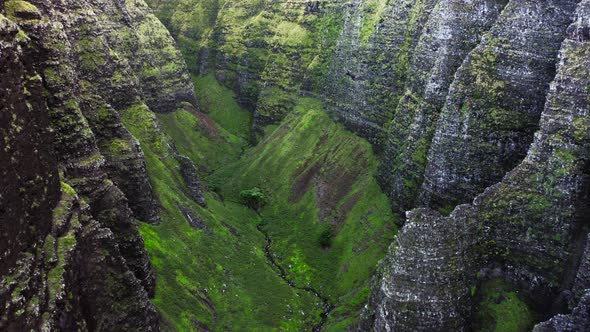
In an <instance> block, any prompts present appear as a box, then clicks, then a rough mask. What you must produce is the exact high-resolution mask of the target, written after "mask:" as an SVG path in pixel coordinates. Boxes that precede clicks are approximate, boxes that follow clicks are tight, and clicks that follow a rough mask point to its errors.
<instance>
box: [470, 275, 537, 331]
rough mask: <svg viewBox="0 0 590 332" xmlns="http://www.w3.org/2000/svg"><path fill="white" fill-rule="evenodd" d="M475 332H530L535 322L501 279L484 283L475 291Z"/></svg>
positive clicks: (527, 308) (516, 295) (528, 311)
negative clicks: (476, 302)
mask: <svg viewBox="0 0 590 332" xmlns="http://www.w3.org/2000/svg"><path fill="white" fill-rule="evenodd" d="M475 296H476V299H477V300H478V304H477V306H476V309H475V316H474V319H475V320H474V327H475V330H476V331H495V332H519V331H530V330H531V328H532V327H533V324H534V322H535V320H534V317H533V312H532V311H531V310H530V309H529V307H528V306H527V304H526V303H525V302H524V301H523V300H522V298H521V297H520V296H519V295H518V293H516V292H515V291H514V290H513V288H512V287H511V286H510V285H509V284H508V283H506V282H505V281H503V280H502V279H492V280H488V281H486V282H484V283H483V284H482V285H481V286H480V287H478V288H477V290H476V291H475Z"/></svg>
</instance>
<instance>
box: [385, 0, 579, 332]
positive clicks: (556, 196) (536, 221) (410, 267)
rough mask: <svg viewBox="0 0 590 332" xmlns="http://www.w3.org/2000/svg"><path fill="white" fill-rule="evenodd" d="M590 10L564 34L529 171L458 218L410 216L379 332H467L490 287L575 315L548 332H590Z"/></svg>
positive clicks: (427, 213)
mask: <svg viewBox="0 0 590 332" xmlns="http://www.w3.org/2000/svg"><path fill="white" fill-rule="evenodd" d="M523 4H526V2H523ZM531 4H533V3H532V2H531V3H529V5H531ZM563 4H564V2H560V5H563ZM533 5H534V4H533ZM589 5H590V3H589V2H588V1H582V2H581V3H580V4H579V5H578V9H577V12H576V16H575V17H576V18H575V21H574V23H573V24H572V25H570V26H569V28H567V34H564V35H566V36H567V39H566V40H565V41H564V42H563V44H562V45H561V52H560V61H559V65H558V70H557V76H556V77H555V78H554V80H553V83H552V84H551V89H550V92H549V95H548V97H547V103H546V105H545V107H544V111H543V112H542V115H541V121H540V130H539V132H538V133H537V134H536V135H535V140H534V142H533V144H532V146H531V148H530V149H529V150H528V153H527V156H526V158H525V159H524V161H522V162H521V163H520V164H519V165H518V166H517V167H516V168H515V169H514V170H512V171H510V172H509V173H508V174H507V175H506V176H505V177H504V179H503V180H502V181H501V182H499V183H498V184H496V185H493V186H491V187H489V188H487V189H486V190H485V191H484V192H483V194H481V195H479V196H477V198H476V199H475V201H474V202H473V203H472V204H471V205H461V206H459V207H457V208H456V209H455V210H454V211H453V213H452V214H451V215H450V216H449V217H444V216H442V215H440V214H438V213H437V212H434V211H431V210H428V209H420V210H416V211H412V212H410V213H409V214H408V217H409V219H408V223H407V224H406V225H405V227H404V230H403V231H402V234H401V235H400V236H399V237H398V239H397V240H396V241H395V243H394V245H392V248H391V249H390V254H389V257H388V258H387V259H386V260H385V261H384V265H383V268H384V270H383V275H382V279H381V282H380V287H379V291H378V292H377V294H376V296H375V298H374V304H375V308H376V312H375V315H376V320H375V325H374V328H375V329H376V330H389V329H398V328H401V329H403V328H404V327H408V326H414V327H415V328H416V329H420V330H428V331H431V330H445V327H447V328H452V329H453V330H467V329H468V328H469V327H470V323H469V322H470V321H472V319H471V318H473V317H474V315H475V314H476V313H475V312H474V310H473V307H472V305H471V303H472V301H473V300H472V296H473V293H471V289H479V287H481V286H482V284H483V283H484V282H485V281H486V280H488V279H490V278H501V279H504V280H506V281H507V282H508V283H510V284H512V285H514V287H515V288H517V289H518V290H519V291H520V292H521V294H522V296H523V297H524V298H526V299H527V300H528V301H529V303H530V304H531V306H532V307H536V308H537V310H538V311H539V312H541V313H543V314H544V315H549V316H550V315H552V314H555V313H558V312H560V310H565V311H567V307H569V308H570V309H573V310H574V313H573V314H571V315H570V316H563V315H560V316H556V317H555V318H552V319H551V320H550V321H548V322H546V323H543V324H541V325H539V326H538V327H537V329H538V330H540V331H554V330H557V331H582V330H585V329H587V328H588V323H589V322H588V312H587V297H586V295H585V293H586V292H587V289H588V287H590V284H589V283H588V279H587V273H588V272H587V264H588V255H587V249H586V250H585V249H584V247H585V246H586V244H585V243H586V241H587V239H586V234H587V233H588V226H589V221H588V218H587V208H588V206H587V199H588V192H589V191H588V190H589V187H588V162H589V160H588V151H589V150H588V149H589V145H588V142H589V139H590V136H589V135H590V130H589V127H588V125H587V124H588V109H589V106H590V105H589V102H590V95H589V93H588V89H587V87H588V86H589V84H590V82H589V81H588V77H589V75H588V74H589V72H588V70H589V69H590V67H589V66H588V59H590V57H589V54H588V46H589V43H588V36H589V35H588V30H589V27H588V13H589V12H588V8H590V7H589ZM533 12H534V11H530V10H529V11H528V13H533ZM458 77H459V78H460V75H458ZM513 91H514V90H513ZM516 91H518V90H516ZM530 100H531V99H529V100H528V101H530ZM472 287H475V288H472ZM470 293H471V294H470ZM578 301H580V302H579V305H577V304H578ZM564 307H565V308H566V309H564ZM470 319H471V320H470Z"/></svg>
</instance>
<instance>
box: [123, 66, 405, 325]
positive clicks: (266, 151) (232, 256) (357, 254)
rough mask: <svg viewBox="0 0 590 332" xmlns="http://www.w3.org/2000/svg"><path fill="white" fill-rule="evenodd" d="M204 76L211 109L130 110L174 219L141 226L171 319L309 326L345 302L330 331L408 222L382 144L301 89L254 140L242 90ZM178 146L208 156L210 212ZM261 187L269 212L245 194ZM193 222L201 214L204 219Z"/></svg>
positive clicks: (350, 314) (346, 317)
mask: <svg viewBox="0 0 590 332" xmlns="http://www.w3.org/2000/svg"><path fill="white" fill-rule="evenodd" d="M195 83H196V86H197V88H198V90H199V93H198V95H199V97H200V102H201V105H203V107H202V110H203V111H205V112H207V113H202V112H199V111H196V110H193V109H191V108H190V107H187V108H186V109H180V110H178V111H176V112H174V113H171V114H163V115H158V116H155V115H154V114H152V113H150V112H149V111H148V110H147V109H146V108H145V107H144V106H143V105H136V106H135V107H133V108H131V109H129V110H127V111H126V112H125V113H124V114H123V118H124V122H125V124H126V126H127V127H128V128H129V129H130V130H131V132H132V133H133V135H134V136H135V137H136V138H137V139H139V140H140V142H141V144H142V148H143V151H144V153H145V155H146V160H147V163H148V171H149V174H150V177H151V180H152V184H153V186H154V189H155V191H156V193H157V195H158V197H159V199H160V202H161V206H162V219H163V221H162V223H161V224H160V225H142V228H141V232H142V235H143V236H144V238H145V242H146V247H147V248H148V250H149V252H150V254H151V257H152V261H153V264H154V266H155V269H156V274H157V278H158V279H157V292H156V299H155V300H154V302H155V304H156V306H157V307H158V309H159V310H160V312H161V313H162V316H163V318H164V320H165V324H164V325H165V326H164V327H165V328H168V329H171V330H174V329H178V330H181V331H190V330H199V329H202V328H203V327H205V326H206V327H208V328H210V329H212V330H216V331H225V330H229V329H232V330H278V329H281V330H306V329H307V330H309V329H312V328H313V327H317V326H319V325H321V324H323V323H324V320H323V319H322V317H321V314H322V313H324V312H325V311H326V307H325V304H326V303H325V302H329V304H330V305H333V306H334V310H332V311H331V312H330V314H329V316H328V319H327V322H325V324H324V325H323V327H325V328H326V329H330V328H335V329H339V328H341V327H344V326H346V325H348V324H350V323H351V322H352V321H353V320H354V319H355V317H356V316H358V313H359V310H360V309H361V308H362V306H363V305H364V303H365V301H366V299H367V297H368V295H369V288H368V279H369V278H370V276H371V274H372V273H373V271H374V269H375V267H376V264H377V261H378V260H379V259H380V258H382V257H383V256H384V254H385V250H386V248H387V246H388V245H389V243H390V242H391V240H392V238H393V236H394V235H395V232H396V229H395V227H394V226H393V225H394V220H393V216H392V213H391V211H390V210H389V204H388V200H387V198H386V196H385V195H384V194H382V193H381V192H380V190H379V187H378V186H377V184H376V182H375V180H374V178H373V176H372V175H373V173H374V172H375V171H376V166H377V161H376V159H375V157H374V155H373V153H372V151H371V147H370V145H369V144H368V143H367V142H365V141H364V140H363V139H361V138H358V137H357V136H355V135H354V134H352V133H350V132H348V131H347V130H345V129H344V128H343V126H341V125H340V124H336V123H335V122H334V121H332V119H330V117H329V116H328V115H327V113H326V112H325V111H324V110H323V108H322V105H321V103H319V102H318V101H316V100H313V99H299V100H298V101H297V103H296V107H295V110H296V112H293V113H292V114H290V115H289V116H288V117H287V118H286V119H285V120H284V121H283V122H282V123H281V124H280V125H278V126H272V127H267V128H266V135H265V136H264V137H263V139H262V141H261V142H260V143H259V144H258V145H256V146H254V147H251V146H249V144H248V141H247V139H248V138H249V137H251V135H250V132H249V129H250V127H249V123H250V121H251V119H250V115H249V113H248V112H246V111H244V110H242V109H240V108H239V107H238V106H237V104H236V102H235V100H234V99H233V98H232V94H231V92H230V91H229V90H227V89H226V88H224V87H222V86H220V85H218V84H217V82H216V81H215V80H214V79H213V78H212V77H200V78H196V80H195ZM244 123H248V126H244V125H243V124H244ZM175 153H179V154H182V155H186V156H188V157H189V158H190V159H192V161H193V162H194V163H195V165H197V169H198V170H199V172H200V173H201V176H202V178H203V180H204V182H205V183H206V184H207V185H208V187H209V188H210V191H209V192H208V193H207V194H206V199H207V203H208V207H207V208H202V207H200V206H199V205H197V204H196V203H195V202H193V201H192V200H191V199H190V195H188V190H187V189H186V187H185V185H184V182H183V179H182V177H181V175H180V172H179V168H178V163H177V161H176V160H175V158H174V154H175ZM254 187H257V188H260V190H261V192H262V194H263V195H264V196H265V199H266V201H267V204H266V205H265V206H264V207H262V208H261V209H260V210H259V211H254V210H253V209H250V208H248V207H246V205H245V204H244V203H245V201H244V199H243V197H241V196H240V192H242V191H244V190H247V189H252V188H254ZM189 219H192V220H193V221H194V220H195V219H200V220H202V222H200V223H197V224H198V227H192V226H191V225H190V224H189ZM265 235H266V237H265ZM265 249H266V251H265ZM271 259H272V260H274V262H275V264H276V265H273V264H271V262H270V260H271ZM281 271H282V272H284V276H283V278H281V276H280V274H281ZM312 290H313V291H315V292H317V293H318V294H315V295H314V294H313V291H312ZM316 295H319V296H320V297H321V298H323V299H324V302H323V301H322V300H321V298H319V297H318V296H316Z"/></svg>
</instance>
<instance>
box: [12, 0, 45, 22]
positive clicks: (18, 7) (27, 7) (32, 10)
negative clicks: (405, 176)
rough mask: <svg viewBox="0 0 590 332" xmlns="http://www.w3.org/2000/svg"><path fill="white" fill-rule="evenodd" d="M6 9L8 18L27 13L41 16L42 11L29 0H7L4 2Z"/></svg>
mask: <svg viewBox="0 0 590 332" xmlns="http://www.w3.org/2000/svg"><path fill="white" fill-rule="evenodd" d="M4 9H5V10H6V14H7V15H8V18H11V19H12V18H14V17H21V16H23V15H25V16H26V17H28V16H31V15H33V16H35V17H41V12H39V9H38V8H37V7H36V6H35V5H33V4H32V3H30V2H28V1H19V0H7V1H6V2H5V3H4Z"/></svg>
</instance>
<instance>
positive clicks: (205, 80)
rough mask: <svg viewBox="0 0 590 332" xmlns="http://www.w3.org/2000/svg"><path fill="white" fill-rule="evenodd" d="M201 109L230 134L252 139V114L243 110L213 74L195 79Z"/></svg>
mask: <svg viewBox="0 0 590 332" xmlns="http://www.w3.org/2000/svg"><path fill="white" fill-rule="evenodd" d="M193 81H194V83H195V93H196V94H197V98H198V99H199V107H201V110H202V111H203V112H205V113H206V114H207V115H208V116H209V117H210V118H211V119H212V120H213V121H215V122H217V123H218V124H219V125H220V126H221V127H223V128H224V129H225V130H227V131H228V132H229V133H231V134H233V135H235V136H238V137H240V138H242V139H245V140H248V139H250V129H251V128H252V113H250V112H248V111H246V110H244V109H242V108H241V107H240V106H239V105H238V103H237V102H236V100H235V99H234V97H233V94H232V93H231V92H230V91H229V90H228V89H227V88H225V87H223V86H222V85H220V84H219V83H218V82H217V80H216V79H215V77H214V76H213V75H212V74H209V75H206V76H195V77H193Z"/></svg>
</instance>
